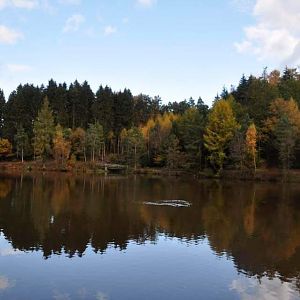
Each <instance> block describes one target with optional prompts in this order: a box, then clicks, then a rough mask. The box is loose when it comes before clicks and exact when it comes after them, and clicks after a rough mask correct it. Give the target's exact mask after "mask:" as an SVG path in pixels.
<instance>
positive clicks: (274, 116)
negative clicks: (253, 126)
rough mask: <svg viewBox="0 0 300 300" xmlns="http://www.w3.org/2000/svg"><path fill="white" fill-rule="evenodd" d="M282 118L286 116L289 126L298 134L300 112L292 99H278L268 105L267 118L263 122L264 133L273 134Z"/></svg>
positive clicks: (299, 129) (299, 130)
mask: <svg viewBox="0 0 300 300" xmlns="http://www.w3.org/2000/svg"><path fill="white" fill-rule="evenodd" d="M282 116H286V118H287V119H288V121H289V123H290V124H291V126H292V127H294V129H295V130H296V131H297V132H300V111H299V107H298V105H297V103H296V101H295V100H294V99H293V98H291V99H290V100H284V99H281V98H279V99H276V100H274V101H273V102H272V103H271V105H270V109H269V117H268V118H267V120H266V121H265V122H264V125H265V126H264V128H263V130H264V133H265V134H270V133H271V134H273V133H274V132H275V130H276V126H277V125H278V123H279V120H280V118H281V117H282Z"/></svg>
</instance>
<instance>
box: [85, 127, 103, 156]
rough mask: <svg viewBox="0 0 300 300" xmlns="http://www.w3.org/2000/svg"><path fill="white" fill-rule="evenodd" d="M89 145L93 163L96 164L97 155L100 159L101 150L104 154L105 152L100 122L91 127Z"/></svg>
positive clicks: (88, 137)
mask: <svg viewBox="0 0 300 300" xmlns="http://www.w3.org/2000/svg"><path fill="white" fill-rule="evenodd" d="M87 145H88V147H89V148H90V151H91V161H93V162H94V161H95V157H96V155H97V153H98V157H100V152H101V150H102V153H103V151H104V150H103V149H104V135H103V127H102V125H100V123H99V122H96V123H95V124H90V125H89V128H88V130H87ZM102 157H103V156H102Z"/></svg>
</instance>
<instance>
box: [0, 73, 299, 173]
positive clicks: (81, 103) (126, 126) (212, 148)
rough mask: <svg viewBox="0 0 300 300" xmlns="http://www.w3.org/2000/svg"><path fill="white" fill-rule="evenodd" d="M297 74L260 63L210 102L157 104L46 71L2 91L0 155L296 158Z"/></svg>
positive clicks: (239, 163)
mask: <svg viewBox="0 0 300 300" xmlns="http://www.w3.org/2000/svg"><path fill="white" fill-rule="evenodd" d="M299 104H300V74H299V73H298V72H297V70H296V69H290V68H286V69H285V70H284V71H283V72H282V74H281V73H280V72H279V71H277V70H274V71H272V72H270V73H268V72H267V70H264V72H263V74H262V75H261V76H260V77H254V76H249V77H248V78H246V77H245V76H242V78H241V80H240V82H239V84H238V86H237V87H231V89H230V90H229V91H228V90H227V89H226V88H224V89H223V91H222V93H221V94H220V96H219V95H217V96H216V98H215V100H214V103H213V105H212V107H211V108H210V109H209V108H208V106H207V105H205V104H204V103H203V101H202V99H201V98H199V99H198V100H197V101H195V100H193V99H189V100H188V101H187V100H184V101H181V102H173V103H171V102H170V103H169V104H167V105H165V104H162V101H161V99H160V98H159V97H154V98H151V97H149V96H147V95H142V94H141V95H138V96H133V95H132V93H131V92H130V90H129V89H125V90H124V91H119V92H114V91H112V89H111V88H110V87H107V86H106V87H103V86H100V88H99V89H98V91H97V92H96V94H94V93H93V91H92V90H91V88H90V86H89V84H88V83H87V82H86V81H85V82H83V83H82V84H80V83H79V82H77V81H75V82H74V83H72V84H71V85H69V86H67V84H65V83H63V84H57V83H56V82H55V81H53V80H50V81H49V83H48V85H47V86H46V87H44V86H33V85H29V84H26V85H20V86H19V87H18V88H17V89H16V90H15V91H13V92H12V93H11V94H10V96H9V98H8V100H7V101H5V98H4V94H3V92H2V91H0V114H1V117H0V121H1V124H0V134H1V139H0V155H1V156H2V157H6V159H9V158H11V159H15V158H18V159H22V160H23V158H24V157H25V159H27V160H30V159H43V160H46V159H52V158H55V160H56V161H57V162H59V163H60V164H62V165H64V164H66V163H68V162H70V161H71V162H75V161H76V160H82V161H88V160H90V161H93V162H95V161H105V162H113V163H124V164H129V165H132V166H134V167H138V166H142V167H168V168H192V169H204V168H212V169H214V170H215V171H216V172H219V171H220V170H222V168H223V167H226V168H233V167H234V168H239V169H251V170H256V168H257V167H282V168H283V169H289V168H291V167H299V166H300V151H299V147H298V145H299V141H300V112H299Z"/></svg>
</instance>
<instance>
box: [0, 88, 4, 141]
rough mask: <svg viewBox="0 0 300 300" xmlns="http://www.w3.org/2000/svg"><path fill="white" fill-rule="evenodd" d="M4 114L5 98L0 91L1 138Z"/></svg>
mask: <svg viewBox="0 0 300 300" xmlns="http://www.w3.org/2000/svg"><path fill="white" fill-rule="evenodd" d="M4 112H5V97H4V93H3V91H2V90H1V89H0V136H3V127H4Z"/></svg>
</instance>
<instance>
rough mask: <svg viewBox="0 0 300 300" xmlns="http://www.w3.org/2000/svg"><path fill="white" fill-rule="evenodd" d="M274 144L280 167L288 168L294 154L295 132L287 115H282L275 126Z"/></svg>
mask: <svg viewBox="0 0 300 300" xmlns="http://www.w3.org/2000/svg"><path fill="white" fill-rule="evenodd" d="M275 137H276V146H277V149H278V153H279V160H280V164H281V167H282V168H283V169H284V170H289V169H290V168H291V166H292V163H293V160H294V158H295V157H294V154H295V145H296V139H297V132H296V129H295V127H294V126H293V125H292V124H291V122H290V121H289V119H288V118H287V116H282V117H281V118H280V120H279V122H278V124H277V125H276V128H275Z"/></svg>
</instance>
